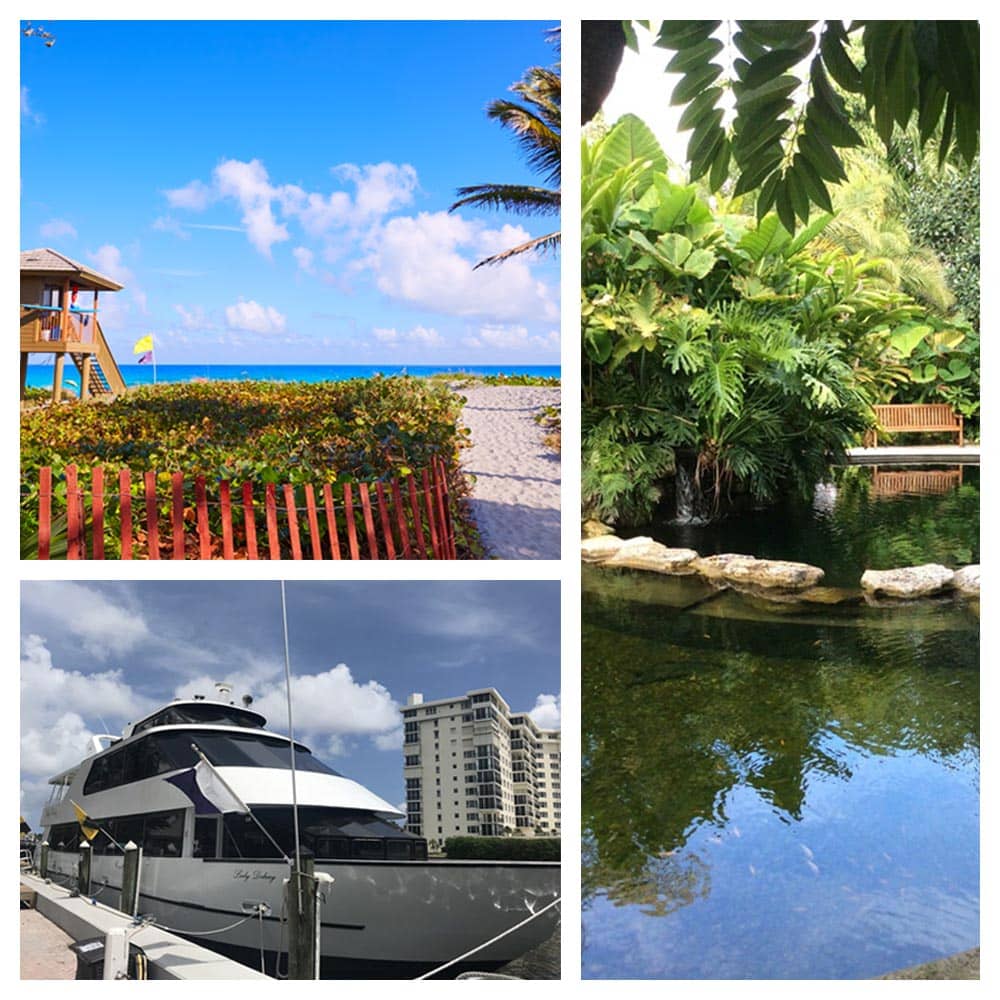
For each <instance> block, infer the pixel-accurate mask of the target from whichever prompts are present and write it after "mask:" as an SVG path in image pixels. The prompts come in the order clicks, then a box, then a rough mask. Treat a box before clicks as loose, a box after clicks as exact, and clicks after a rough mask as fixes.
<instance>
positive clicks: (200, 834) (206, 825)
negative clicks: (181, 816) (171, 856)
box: [191, 816, 219, 858]
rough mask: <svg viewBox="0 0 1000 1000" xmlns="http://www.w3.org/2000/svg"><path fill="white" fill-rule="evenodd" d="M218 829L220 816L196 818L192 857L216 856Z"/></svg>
mask: <svg viewBox="0 0 1000 1000" xmlns="http://www.w3.org/2000/svg"><path fill="white" fill-rule="evenodd" d="M218 830H219V817H218V816H198V817H196V818H195V821H194V844H193V846H192V850H191V855H192V857H195V858H214V857H215V856H216V848H215V841H216V836H217V834H218Z"/></svg>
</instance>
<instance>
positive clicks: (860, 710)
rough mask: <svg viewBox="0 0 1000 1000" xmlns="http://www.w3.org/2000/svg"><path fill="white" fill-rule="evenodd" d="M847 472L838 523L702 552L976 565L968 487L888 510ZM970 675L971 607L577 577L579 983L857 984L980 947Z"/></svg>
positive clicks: (828, 564)
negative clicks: (783, 598) (843, 602)
mask: <svg viewBox="0 0 1000 1000" xmlns="http://www.w3.org/2000/svg"><path fill="white" fill-rule="evenodd" d="M844 471H845V472H853V471H854V470H844ZM855 480H858V481H860V482H861V483H862V486H863V485H864V477H858V476H856V475H853V476H847V477H845V480H844V481H843V482H847V483H848V487H847V489H846V490H845V489H844V486H843V482H841V483H840V484H838V494H837V499H838V500H839V501H840V503H841V508H840V510H839V511H838V510H837V508H836V501H834V502H833V505H832V506H831V505H830V504H827V505H826V506H824V505H823V504H820V505H819V507H818V508H810V509H813V511H814V513H813V514H812V515H809V514H808V513H803V511H802V508H801V507H799V508H797V513H796V514H794V515H793V511H794V510H795V509H796V508H794V505H792V507H790V508H789V509H788V510H787V511H785V512H784V513H782V514H780V515H777V514H775V513H774V512H772V513H771V515H770V516H769V517H768V521H769V522H770V526H771V531H772V532H773V533H774V535H775V536H779V535H780V536H782V538H783V544H781V545H780V546H778V547H777V548H774V549H773V550H769V549H767V548H765V547H764V545H763V544H758V543H765V542H766V543H769V544H770V543H771V542H772V541H773V539H772V538H771V535H770V534H768V533H767V532H766V531H765V530H764V527H763V523H762V522H760V523H759V522H758V518H759V517H760V515H757V514H755V515H752V516H751V517H750V518H747V519H743V523H742V524H740V523H737V522H736V521H733V522H730V523H729V524H727V525H721V526H717V527H713V528H702V529H697V530H698V532H700V534H699V536H698V541H697V544H693V547H695V548H698V549H699V551H701V552H703V553H706V554H707V553H709V552H711V551H737V552H741V551H742V552H752V553H753V554H755V555H771V556H775V557H777V556H781V557H791V558H807V556H808V561H811V562H814V563H816V564H818V565H820V566H824V567H825V568H827V569H828V570H830V569H831V568H832V569H833V573H832V576H833V579H831V580H830V581H829V582H831V583H834V584H838V585H844V586H847V585H850V584H851V583H853V584H856V583H857V580H858V576H859V575H860V570H859V567H860V568H864V566H865V565H872V564H873V563H872V562H870V560H873V559H875V558H876V557H875V556H873V555H872V553H881V552H885V553H889V554H891V555H892V557H893V561H895V562H896V564H899V560H896V559H895V554H896V552H897V549H896V546H901V545H903V544H904V543H905V544H907V545H909V546H910V548H909V549H907V552H909V553H911V555H912V558H907V559H906V560H903V561H905V562H925V561H929V560H930V559H932V558H933V559H939V560H940V561H943V562H946V563H949V564H951V565H957V564H959V563H962V562H966V561H969V557H972V558H978V551H977V550H978V489H977V486H976V484H975V483H970V482H969V481H968V478H967V479H966V482H965V483H964V484H963V485H962V486H961V487H958V488H956V489H954V490H952V491H950V492H948V493H947V494H944V495H941V496H938V497H934V498H928V497H910V498H906V499H898V500H889V501H878V502H876V501H874V500H873V499H872V497H871V495H870V490H869V491H866V490H864V489H858V488H854V487H851V486H850V485H849V484H850V483H852V482H854V481H855ZM869 485H870V481H869ZM844 497H847V498H848V499H849V500H850V507H847V506H845V500H844V499H842V498H844ZM851 498H853V499H851ZM879 504H891V505H892V509H893V510H894V513H892V514H891V515H890V513H889V510H888V508H887V507H886V508H883V507H881V506H879ZM852 510H853V511H854V513H853V514H852V513H851V511H852ZM935 510H936V511H937V512H938V513H937V514H935ZM942 512H943V513H942ZM793 516H794V517H796V518H797V520H794V521H792V520H791V518H792V517H793ZM852 518H853V519H854V520H853V526H852ZM904 522H905V524H904ZM949 525H950V526H949ZM804 526H805V527H804ZM970 526H971V527H970ZM658 528H659V526H658ZM663 528H664V529H665V530H666V531H668V532H673V531H678V532H679V533H688V532H690V531H691V530H692V529H687V528H685V529H676V528H668V527H667V526H663ZM659 534H660V537H661V538H662V539H663V540H666V541H668V542H670V543H671V544H678V543H679V541H680V539H679V538H678V537H677V535H671V536H670V537H666V538H664V531H662V530H661V531H659ZM710 537H714V538H715V540H716V542H717V543H718V547H714V546H713V545H710V544H706V540H707V539H708V538H710ZM693 542H694V539H693V538H691V539H690V543H693ZM751 542H752V544H751ZM774 545H776V546H777V542H775V543H774ZM966 547H967V548H969V549H970V551H969V557H967V556H966V551H965V548H966ZM945 550H947V551H951V552H952V553H957V554H958V556H959V557H960V558H956V557H955V556H954V555H953V556H951V557H947V558H946V557H945V555H943V554H942V553H943V552H944V551H945ZM888 557H889V556H888V555H887V556H886V558H888ZM879 558H881V557H879ZM978 662H979V629H978V606H977V605H976V604H972V603H968V602H962V601H957V600H951V599H942V600H938V601H926V602H919V603H914V604H907V605H896V606H894V607H867V606H865V605H863V604H856V605H847V606H839V605H838V606H836V607H829V608H827V607H816V608H806V607H804V606H802V605H789V606H777V607H773V606H768V605H767V604H764V603H761V602H756V601H750V600H747V599H746V598H744V597H741V596H739V595H736V594H732V593H727V594H724V595H722V596H714V597H711V598H710V599H707V600H706V593H705V587H704V586H703V585H702V584H700V583H698V582H697V581H695V580H694V579H692V578H683V577H679V578H669V577H661V576H657V575H655V574H641V573H632V572H627V571H625V572H622V571H617V572H616V571H612V570H602V569H599V568H593V567H584V604H583V706H584V711H583V823H584V837H583V899H584V905H583V975H584V977H585V978H670V979H688V978H691V979H744V978H746V979H767V978H772V979H785V978H807V979H816V978H833V979H841V978H846V979H850V978H867V977H872V976H877V975H881V974H884V973H887V972H890V971H892V970H895V969H898V968H902V967H905V966H909V965H913V964H916V963H919V962H925V961H929V960H932V959H935V958H940V957H943V956H945V955H949V954H952V953H954V952H957V951H961V950H964V949H967V948H971V947H974V946H975V945H976V944H978V941H979V844H978V826H979V669H978Z"/></svg>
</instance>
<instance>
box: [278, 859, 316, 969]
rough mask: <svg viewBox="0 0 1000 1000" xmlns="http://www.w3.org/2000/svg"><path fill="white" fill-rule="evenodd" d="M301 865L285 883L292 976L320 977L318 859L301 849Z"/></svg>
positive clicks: (289, 961)
mask: <svg viewBox="0 0 1000 1000" xmlns="http://www.w3.org/2000/svg"><path fill="white" fill-rule="evenodd" d="M299 866H300V867H299V868H298V869H295V868H292V874H291V878H289V880H288V882H287V883H286V884H285V910H286V912H287V913H288V978H289V979H319V931H320V920H319V891H318V888H319V887H318V885H317V882H316V878H315V867H316V865H315V859H314V858H313V855H312V852H311V851H309V850H307V849H306V848H300V850H299Z"/></svg>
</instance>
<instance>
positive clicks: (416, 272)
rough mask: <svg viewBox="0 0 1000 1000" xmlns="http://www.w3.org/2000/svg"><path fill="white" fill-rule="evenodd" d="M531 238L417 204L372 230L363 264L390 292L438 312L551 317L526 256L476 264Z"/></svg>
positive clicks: (548, 299) (552, 307) (551, 306)
mask: <svg viewBox="0 0 1000 1000" xmlns="http://www.w3.org/2000/svg"><path fill="white" fill-rule="evenodd" d="M528 238H529V234H528V233H527V232H526V231H525V230H523V229H521V228H519V227H514V226H503V227H502V228H501V229H487V228H485V227H484V226H483V224H481V223H478V222H470V221H467V220H465V219H463V218H462V217H461V216H458V215H450V214H448V213H447V212H435V213H433V214H431V213H427V212H421V213H420V214H419V215H417V216H415V217H414V216H399V217H397V218H394V219H390V220H389V221H388V222H387V223H385V224H384V225H383V226H381V227H379V228H378V229H377V230H376V231H374V232H373V233H372V234H371V236H370V238H369V240H368V247H369V249H370V253H369V255H368V257H367V258H366V259H365V260H364V262H363V266H364V267H367V268H369V269H370V270H371V271H372V272H373V274H374V276H375V283H376V286H377V287H378V289H379V290H380V291H381V292H383V293H384V294H385V295H387V296H389V298H392V299H396V300H400V301H404V302H409V303H412V304H414V305H418V306H421V307H424V308H428V309H433V310H435V311H437V312H443V313H447V314H450V315H453V316H482V317H487V318H489V319H490V320H492V321H494V322H504V321H508V322H509V321H513V320H520V319H528V318H534V319H539V318H541V319H547V320H553V319H556V318H557V316H558V306H557V303H556V301H555V298H554V291H553V290H552V289H550V288H549V287H548V286H547V285H545V283H543V282H540V281H537V280H536V279H535V278H534V277H533V275H532V273H531V268H530V266H529V264H528V262H527V260H524V259H520V258H517V257H513V258H511V259H509V260H507V261H505V262H504V264H503V265H502V266H499V267H484V268H480V269H479V270H474V269H473V268H474V265H475V264H476V263H477V262H478V261H479V260H480V259H482V258H483V257H484V256H487V255H488V254H491V253H495V252H497V251H498V250H501V249H503V248H505V247H510V246H513V245H515V244H517V243H520V242H523V241H524V240H527V239H528Z"/></svg>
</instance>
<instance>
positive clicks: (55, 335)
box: [21, 305, 97, 348]
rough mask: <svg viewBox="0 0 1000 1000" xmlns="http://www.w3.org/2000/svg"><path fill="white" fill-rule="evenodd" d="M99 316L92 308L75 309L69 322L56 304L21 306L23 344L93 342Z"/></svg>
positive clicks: (24, 345) (70, 314)
mask: <svg viewBox="0 0 1000 1000" xmlns="http://www.w3.org/2000/svg"><path fill="white" fill-rule="evenodd" d="M96 331H97V319H96V317H95V316H94V315H93V313H92V312H91V311H90V310H78V309H73V310H71V311H70V313H69V315H68V317H67V320H66V322H65V323H64V322H63V311H62V310H61V309H58V308H55V307H52V306H25V305H22V306H21V346H22V348H23V347H28V346H31V345H38V344H66V345H72V344H93V343H94V341H95V334H96Z"/></svg>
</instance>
